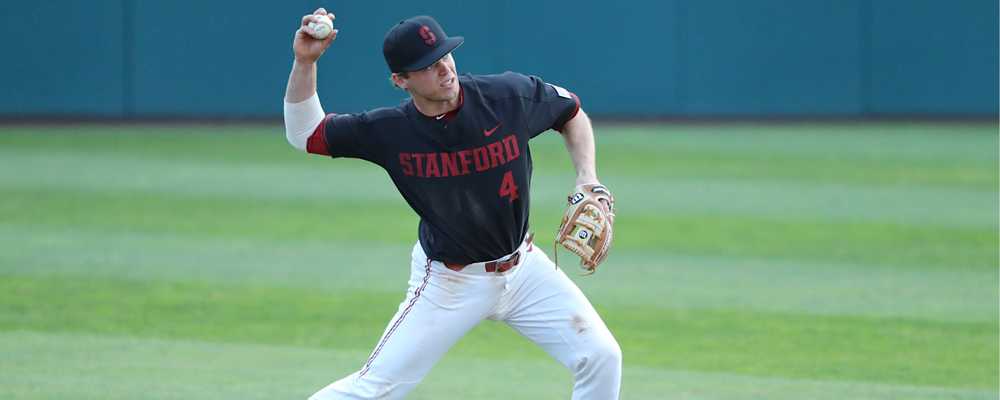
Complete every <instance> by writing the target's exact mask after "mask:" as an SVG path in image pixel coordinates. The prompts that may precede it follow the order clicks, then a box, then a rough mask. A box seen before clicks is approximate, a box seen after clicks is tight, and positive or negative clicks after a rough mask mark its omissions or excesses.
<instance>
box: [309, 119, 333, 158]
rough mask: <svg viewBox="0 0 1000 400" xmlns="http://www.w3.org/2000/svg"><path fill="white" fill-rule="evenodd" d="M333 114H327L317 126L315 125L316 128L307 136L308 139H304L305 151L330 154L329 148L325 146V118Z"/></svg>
mask: <svg viewBox="0 0 1000 400" xmlns="http://www.w3.org/2000/svg"><path fill="white" fill-rule="evenodd" d="M334 115H335V114H329V115H327V116H326V117H324V118H323V120H322V121H320V122H319V126H317V127H316V130H314V131H313V133H312V135H310V136H309V140H307V141H306V151H307V152H309V153H311V154H320V155H324V156H328V155H330V149H329V148H328V147H326V119H327V118H330V117H332V116H334Z"/></svg>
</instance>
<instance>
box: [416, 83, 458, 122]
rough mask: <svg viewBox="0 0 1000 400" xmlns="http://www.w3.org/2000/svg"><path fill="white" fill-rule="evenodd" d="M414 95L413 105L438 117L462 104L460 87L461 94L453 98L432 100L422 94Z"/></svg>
mask: <svg viewBox="0 0 1000 400" xmlns="http://www.w3.org/2000/svg"><path fill="white" fill-rule="evenodd" d="M412 97H413V105H414V106H416V107H417V111H420V113H421V114H423V115H425V116H428V117H438V116H441V115H444V114H447V113H449V112H452V111H455V110H457V109H458V107H461V106H462V96H461V89H459V95H458V96H456V97H455V98H454V99H451V100H431V99H428V98H426V97H422V96H412Z"/></svg>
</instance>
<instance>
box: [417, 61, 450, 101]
mask: <svg viewBox="0 0 1000 400" xmlns="http://www.w3.org/2000/svg"><path fill="white" fill-rule="evenodd" d="M409 76H410V77H409V78H406V80H405V81H406V89H407V90H409V91H410V93H411V94H413V95H414V96H420V97H423V98H425V99H427V100H430V101H452V100H455V99H458V74H457V73H456V72H455V59H454V58H452V56H451V53H448V54H446V55H445V56H444V57H441V59H439V60H437V62H435V63H434V64H431V66H429V67H427V68H424V69H422V70H419V71H413V72H410V73H409Z"/></svg>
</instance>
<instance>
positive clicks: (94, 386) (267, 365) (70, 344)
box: [0, 331, 997, 400]
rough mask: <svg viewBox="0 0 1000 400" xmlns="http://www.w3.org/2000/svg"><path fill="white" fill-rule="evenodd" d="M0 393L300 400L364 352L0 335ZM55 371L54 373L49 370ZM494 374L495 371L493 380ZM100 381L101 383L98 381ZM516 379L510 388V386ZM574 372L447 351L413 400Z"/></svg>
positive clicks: (726, 385) (693, 386)
mask: <svg viewBox="0 0 1000 400" xmlns="http://www.w3.org/2000/svg"><path fill="white" fill-rule="evenodd" d="M0 354H4V355H5V357H0V370H2V371H4V373H3V374H0V397H2V398H5V399H7V398H11V399H50V398H73V399H102V400H106V399H137V398H141V399H151V400H159V399H184V400H187V399H192V398H197V399H235V398H239V399H261V400H263V399H276V398H283V399H288V398H291V399H304V398H306V397H307V396H309V395H310V394H312V393H313V392H314V391H315V390H317V389H319V388H320V387H322V386H323V385H326V384H327V383H329V382H331V381H333V380H335V379H337V378H339V377H341V376H343V375H346V374H348V373H350V372H352V371H354V370H356V369H357V368H358V366H359V361H358V360H364V359H365V358H366V357H367V356H368V353H367V352H365V351H352V350H333V349H317V348H309V347H292V346H273V345H261V344H246V343H232V344H220V343H214V342H199V341H190V340H162V339H150V338H136V337H120V336H119V337H112V336H95V335H88V334H66V333H43V332H27V331H15V332H0ZM53 371H60V373H56V374H54V373H53ZM498 375H499V376H498ZM97 382H99V384H98V383H97ZM512 382H516V384H512ZM571 382H572V378H571V376H570V375H569V372H568V371H567V370H565V369H563V368H562V366H559V365H558V364H557V363H556V362H555V361H554V360H507V359H493V358H490V359H481V358H474V357H459V356H457V355H456V354H453V353H452V354H448V355H446V356H445V358H444V360H443V361H442V362H441V363H439V364H438V365H437V366H435V368H434V369H433V370H432V371H431V373H430V374H429V375H428V377H427V379H425V380H424V381H423V382H422V383H421V385H420V386H418V387H417V388H416V390H414V392H413V393H412V394H411V395H410V396H409V397H407V398H408V399H412V400H425V399H449V398H455V397H456V396H455V394H456V393H461V394H462V398H468V399H481V400H507V399H538V398H546V399H562V398H568V397H569V396H570V389H571V387H570V386H571ZM996 397H997V394H996V392H995V391H986V390H969V389H952V388H936V387H923V386H908V385H890V384H870V383H859V382H838V381H820V380H798V379H787V378H774V377H753V376H743V375H735V374H724V373H700V372H691V371H676V370H663V369H655V368H644V367H628V368H626V369H625V371H624V377H623V388H622V398H623V399H663V398H670V399H674V398H677V399H688V398H697V399H702V400H750V399H761V398H766V399H769V400H799V399H812V400H843V399H869V400H876V399H877V400H897V399H911V400H943V399H950V400H965V399H969V400H973V399H974V400H987V399H996Z"/></svg>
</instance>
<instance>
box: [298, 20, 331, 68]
mask: <svg viewBox="0 0 1000 400" xmlns="http://www.w3.org/2000/svg"><path fill="white" fill-rule="evenodd" d="M319 15H325V16H327V17H329V18H330V19H331V20H332V19H335V18H336V16H334V15H333V13H328V12H326V9H323V8H318V9H316V11H314V12H313V13H312V14H309V15H303V16H302V25H301V26H299V29H298V30H297V31H295V41H294V42H292V51H294V52H295V60H296V61H298V62H306V63H314V62H316V60H318V59H319V57H320V56H322V55H323V52H325V51H326V49H327V47H330V43H333V40H334V39H336V38H337V33H338V32H339V31H338V30H336V29H334V30H333V32H331V33H330V35H329V36H327V37H326V38H325V39H323V40H319V39H316V38H313V37H312V28H310V27H309V23H310V22H314V21H315V18H316V17H317V16H319Z"/></svg>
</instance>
